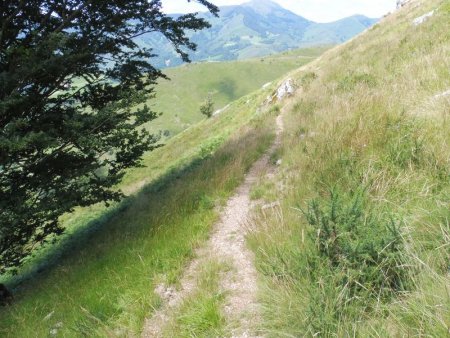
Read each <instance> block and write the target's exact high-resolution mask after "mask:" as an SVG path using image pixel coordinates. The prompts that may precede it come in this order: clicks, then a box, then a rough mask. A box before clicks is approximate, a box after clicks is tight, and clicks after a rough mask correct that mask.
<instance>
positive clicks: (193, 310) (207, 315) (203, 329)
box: [164, 259, 230, 338]
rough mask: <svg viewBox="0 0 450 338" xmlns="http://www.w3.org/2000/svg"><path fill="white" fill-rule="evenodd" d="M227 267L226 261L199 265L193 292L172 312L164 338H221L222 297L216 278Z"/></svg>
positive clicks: (222, 327) (223, 330)
mask: <svg viewBox="0 0 450 338" xmlns="http://www.w3.org/2000/svg"><path fill="white" fill-rule="evenodd" d="M229 269H230V267H229V266H228V264H227V263H226V262H219V261H216V260H215V259H211V260H210V261H209V262H206V263H205V264H203V265H202V267H201V271H200V272H199V275H198V277H197V281H196V283H197V284H196V290H195V292H194V293H193V294H191V295H189V297H188V298H187V299H185V300H184V301H183V303H182V304H181V306H180V308H179V309H177V310H175V313H174V314H173V320H172V322H170V323H169V325H168V326H167V327H166V328H165V330H164V337H168V338H170V337H223V336H225V335H226V334H225V333H226V321H225V317H224V314H223V307H224V299H225V294H224V293H223V291H221V290H220V278H221V275H222V274H223V273H225V272H226V271H227V270H229Z"/></svg>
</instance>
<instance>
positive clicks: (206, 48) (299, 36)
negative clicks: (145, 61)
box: [138, 0, 378, 67]
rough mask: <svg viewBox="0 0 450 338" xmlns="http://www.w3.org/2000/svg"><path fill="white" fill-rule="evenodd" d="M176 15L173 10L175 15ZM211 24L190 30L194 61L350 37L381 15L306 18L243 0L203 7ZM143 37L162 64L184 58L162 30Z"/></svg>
mask: <svg viewBox="0 0 450 338" xmlns="http://www.w3.org/2000/svg"><path fill="white" fill-rule="evenodd" d="M176 16H177V15H174V17H176ZM201 16H202V17H204V18H205V19H207V20H208V21H209V22H210V23H211V24H212V27H211V28H210V29H207V30H203V31H201V32H197V33H193V34H191V35H190V37H191V38H192V40H193V41H194V42H195V43H197V44H198V49H197V51H196V52H193V53H190V55H191V59H192V60H193V61H204V60H209V61H226V60H238V59H245V58H250V57H260V56H265V55H268V54H273V53H277V52H282V51H285V50H289V49H294V48H299V47H307V46H313V45H326V44H337V43H342V42H344V41H347V40H348V39H350V38H352V37H354V36H355V35H357V34H359V33H361V32H362V31H363V30H365V29H367V28H368V27H370V26H372V25H373V24H374V23H376V22H377V21H378V19H371V18H367V17H365V16H362V15H355V16H352V17H348V18H345V19H342V20H339V21H335V22H330V23H316V22H313V21H310V20H307V19H305V18H303V17H301V16H299V15H297V14H295V13H292V12H291V11H288V10H287V9H285V8H283V7H281V6H280V5H278V4H276V3H274V2H272V1H270V0H252V1H250V2H248V3H245V4H242V5H239V6H224V7H221V10H220V17H219V18H215V17H213V16H212V15H210V14H209V13H202V14H201ZM138 43H139V44H141V45H143V46H147V47H154V49H155V52H156V53H157V54H158V55H159V57H158V58H157V59H156V61H157V62H156V63H157V66H159V67H165V66H176V65H179V64H181V63H182V61H181V59H180V58H179V57H178V56H177V55H176V53H175V52H174V50H173V48H172V46H171V45H170V44H168V43H167V42H166V41H165V40H164V38H163V37H162V36H159V35H156V34H148V35H144V36H142V37H140V38H139V39H138Z"/></svg>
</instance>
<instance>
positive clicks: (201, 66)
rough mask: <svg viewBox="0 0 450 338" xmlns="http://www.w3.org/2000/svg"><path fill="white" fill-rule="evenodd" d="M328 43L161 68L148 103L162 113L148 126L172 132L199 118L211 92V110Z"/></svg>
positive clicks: (312, 55) (302, 61) (315, 53)
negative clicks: (164, 77)
mask: <svg viewBox="0 0 450 338" xmlns="http://www.w3.org/2000/svg"><path fill="white" fill-rule="evenodd" d="M328 48H329V47H316V48H308V49H299V50H294V51H289V52H284V53H281V54H276V55H272V56H267V57H262V58H256V59H248V60H241V61H230V62H203V63H193V64H188V65H184V66H180V67H176V68H168V69H166V70H165V71H164V72H165V73H166V74H167V76H169V78H170V79H171V80H170V81H167V80H161V81H160V82H159V84H158V86H157V88H156V95H157V96H156V99H155V100H152V101H151V102H150V104H151V105H152V107H153V108H154V109H155V110H156V111H158V112H162V113H163V114H162V115H161V116H160V117H159V118H158V119H157V120H155V121H153V122H152V123H151V124H150V125H149V128H150V130H152V131H153V132H159V131H163V132H164V131H168V133H167V132H166V134H167V135H169V136H173V135H176V134H177V133H179V132H180V131H183V130H185V129H186V128H189V127H190V126H192V125H194V124H196V123H197V122H199V121H201V120H202V119H203V118H204V116H203V115H202V114H201V113H200V106H201V104H202V103H203V102H204V101H205V99H206V98H207V97H208V94H211V99H212V101H213V103H214V110H219V109H222V108H224V107H226V106H227V105H228V104H229V103H231V102H233V101H235V100H237V99H239V98H240V97H243V96H245V95H247V94H250V93H251V92H254V91H255V90H257V89H259V88H261V87H262V86H263V85H264V84H266V83H268V82H272V81H274V80H276V79H278V78H279V77H280V76H282V75H284V74H286V73H287V72H289V71H291V70H294V69H296V68H298V67H300V66H302V65H304V64H306V63H307V62H310V61H311V60H313V59H314V58H316V57H317V56H319V55H320V54H322V53H323V52H324V51H325V50H326V49H328Z"/></svg>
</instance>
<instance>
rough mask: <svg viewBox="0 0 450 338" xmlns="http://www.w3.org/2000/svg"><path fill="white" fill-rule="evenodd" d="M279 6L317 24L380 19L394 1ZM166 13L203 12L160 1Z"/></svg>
mask: <svg viewBox="0 0 450 338" xmlns="http://www.w3.org/2000/svg"><path fill="white" fill-rule="evenodd" d="M273 1H274V2H277V3H278V4H280V5H281V6H283V7H285V8H287V9H289V10H291V11H292V12H294V13H297V14H299V15H301V16H303V17H305V18H307V19H310V20H313V21H317V22H329V21H334V20H338V19H341V18H344V17H347V16H350V15H353V14H364V15H366V16H369V17H381V16H382V15H384V14H386V13H388V12H390V11H392V10H393V9H395V3H396V0H273ZM210 2H212V3H214V4H215V5H218V6H226V5H236V4H241V3H244V2H248V0H210ZM162 3H163V4H164V8H165V10H166V12H168V13H185V12H193V11H198V10H204V7H201V6H198V5H196V4H193V3H188V2H187V0H162Z"/></svg>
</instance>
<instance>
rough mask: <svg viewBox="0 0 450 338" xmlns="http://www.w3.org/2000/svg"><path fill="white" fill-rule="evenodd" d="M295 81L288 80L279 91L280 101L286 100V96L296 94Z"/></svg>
mask: <svg viewBox="0 0 450 338" xmlns="http://www.w3.org/2000/svg"><path fill="white" fill-rule="evenodd" d="M294 92H295V88H294V81H292V79H287V80H286V81H285V82H284V83H283V84H282V85H281V86H280V87H279V88H278V89H277V99H278V101H280V100H282V99H284V98H285V97H286V96H290V95H292V94H294Z"/></svg>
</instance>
